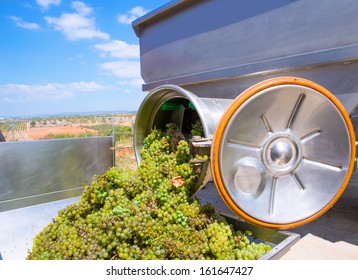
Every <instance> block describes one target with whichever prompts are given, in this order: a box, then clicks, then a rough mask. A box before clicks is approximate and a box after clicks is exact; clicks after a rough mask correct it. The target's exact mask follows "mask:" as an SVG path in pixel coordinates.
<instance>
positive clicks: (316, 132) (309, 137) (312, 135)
mask: <svg viewBox="0 0 358 280" xmlns="http://www.w3.org/2000/svg"><path fill="white" fill-rule="evenodd" d="M320 134H321V130H320V129H319V128H317V129H315V130H312V131H311V132H309V133H307V134H306V135H304V136H303V137H301V143H302V144H304V143H306V142H308V141H310V140H312V139H313V138H315V137H317V136H318V135H320Z"/></svg>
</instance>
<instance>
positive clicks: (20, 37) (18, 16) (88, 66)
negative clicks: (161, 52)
mask: <svg viewBox="0 0 358 280" xmlns="http://www.w3.org/2000/svg"><path fill="white" fill-rule="evenodd" d="M167 2H169V0H147V1H145V0H131V1H127V0H105V1H95V0H83V1H71V0H0V36H1V39H0V117H7V116H23V115H41V114H52V113H55V114H57V113H63V112H87V111H98V110H110V111H112V110H137V109H138V107H139V105H140V103H141V101H142V100H143V98H144V97H145V95H146V93H145V92H143V91H142V88H141V86H142V83H143V81H142V79H141V77H140V64H139V39H138V38H137V37H136V35H135V33H134V31H133V29H132V25H131V22H132V21H133V20H134V19H135V18H138V17H140V16H142V15H144V14H145V13H147V12H150V11H152V10H154V9H156V8H159V7H160V6H162V5H164V4H166V3H167Z"/></svg>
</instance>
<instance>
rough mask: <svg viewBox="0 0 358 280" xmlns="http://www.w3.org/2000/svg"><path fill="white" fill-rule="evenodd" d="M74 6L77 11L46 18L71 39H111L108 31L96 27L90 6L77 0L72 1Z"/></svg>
mask: <svg viewBox="0 0 358 280" xmlns="http://www.w3.org/2000/svg"><path fill="white" fill-rule="evenodd" d="M72 8H73V9H74V10H75V11H76V12H77V13H63V14H62V15H61V16H60V17H45V20H46V21H47V23H48V24H50V25H52V26H54V28H55V30H57V31H60V32H62V33H63V34H64V35H65V36H66V38H67V39H69V40H79V39H93V38H100V39H109V35H108V34H107V33H104V32H101V31H99V30H98V29H97V28H96V24H95V19H94V18H93V17H89V16H90V15H91V14H92V9H91V8H90V7H88V6H86V5H85V4H84V3H83V2H80V1H75V2H73V3H72Z"/></svg>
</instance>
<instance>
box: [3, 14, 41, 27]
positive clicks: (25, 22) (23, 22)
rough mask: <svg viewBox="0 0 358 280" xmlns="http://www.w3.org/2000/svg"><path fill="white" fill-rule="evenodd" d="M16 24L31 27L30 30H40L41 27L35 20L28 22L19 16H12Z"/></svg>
mask: <svg viewBox="0 0 358 280" xmlns="http://www.w3.org/2000/svg"><path fill="white" fill-rule="evenodd" d="M9 18H10V19H11V20H12V21H13V22H15V24H16V25H17V26H19V27H21V28H25V29H30V30H38V29H40V25H38V24H37V23H33V22H27V21H24V20H23V19H21V18H19V17H14V16H10V17H9Z"/></svg>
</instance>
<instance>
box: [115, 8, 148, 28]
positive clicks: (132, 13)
mask: <svg viewBox="0 0 358 280" xmlns="http://www.w3.org/2000/svg"><path fill="white" fill-rule="evenodd" d="M147 12H148V11H147V10H145V9H144V8H143V7H140V6H137V7H134V8H133V9H131V10H129V11H127V12H126V13H125V14H121V15H119V16H118V17H117V20H118V22H119V23H123V24H131V23H132V21H134V20H135V19H137V18H139V17H141V16H143V15H145V14H146V13H147Z"/></svg>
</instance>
